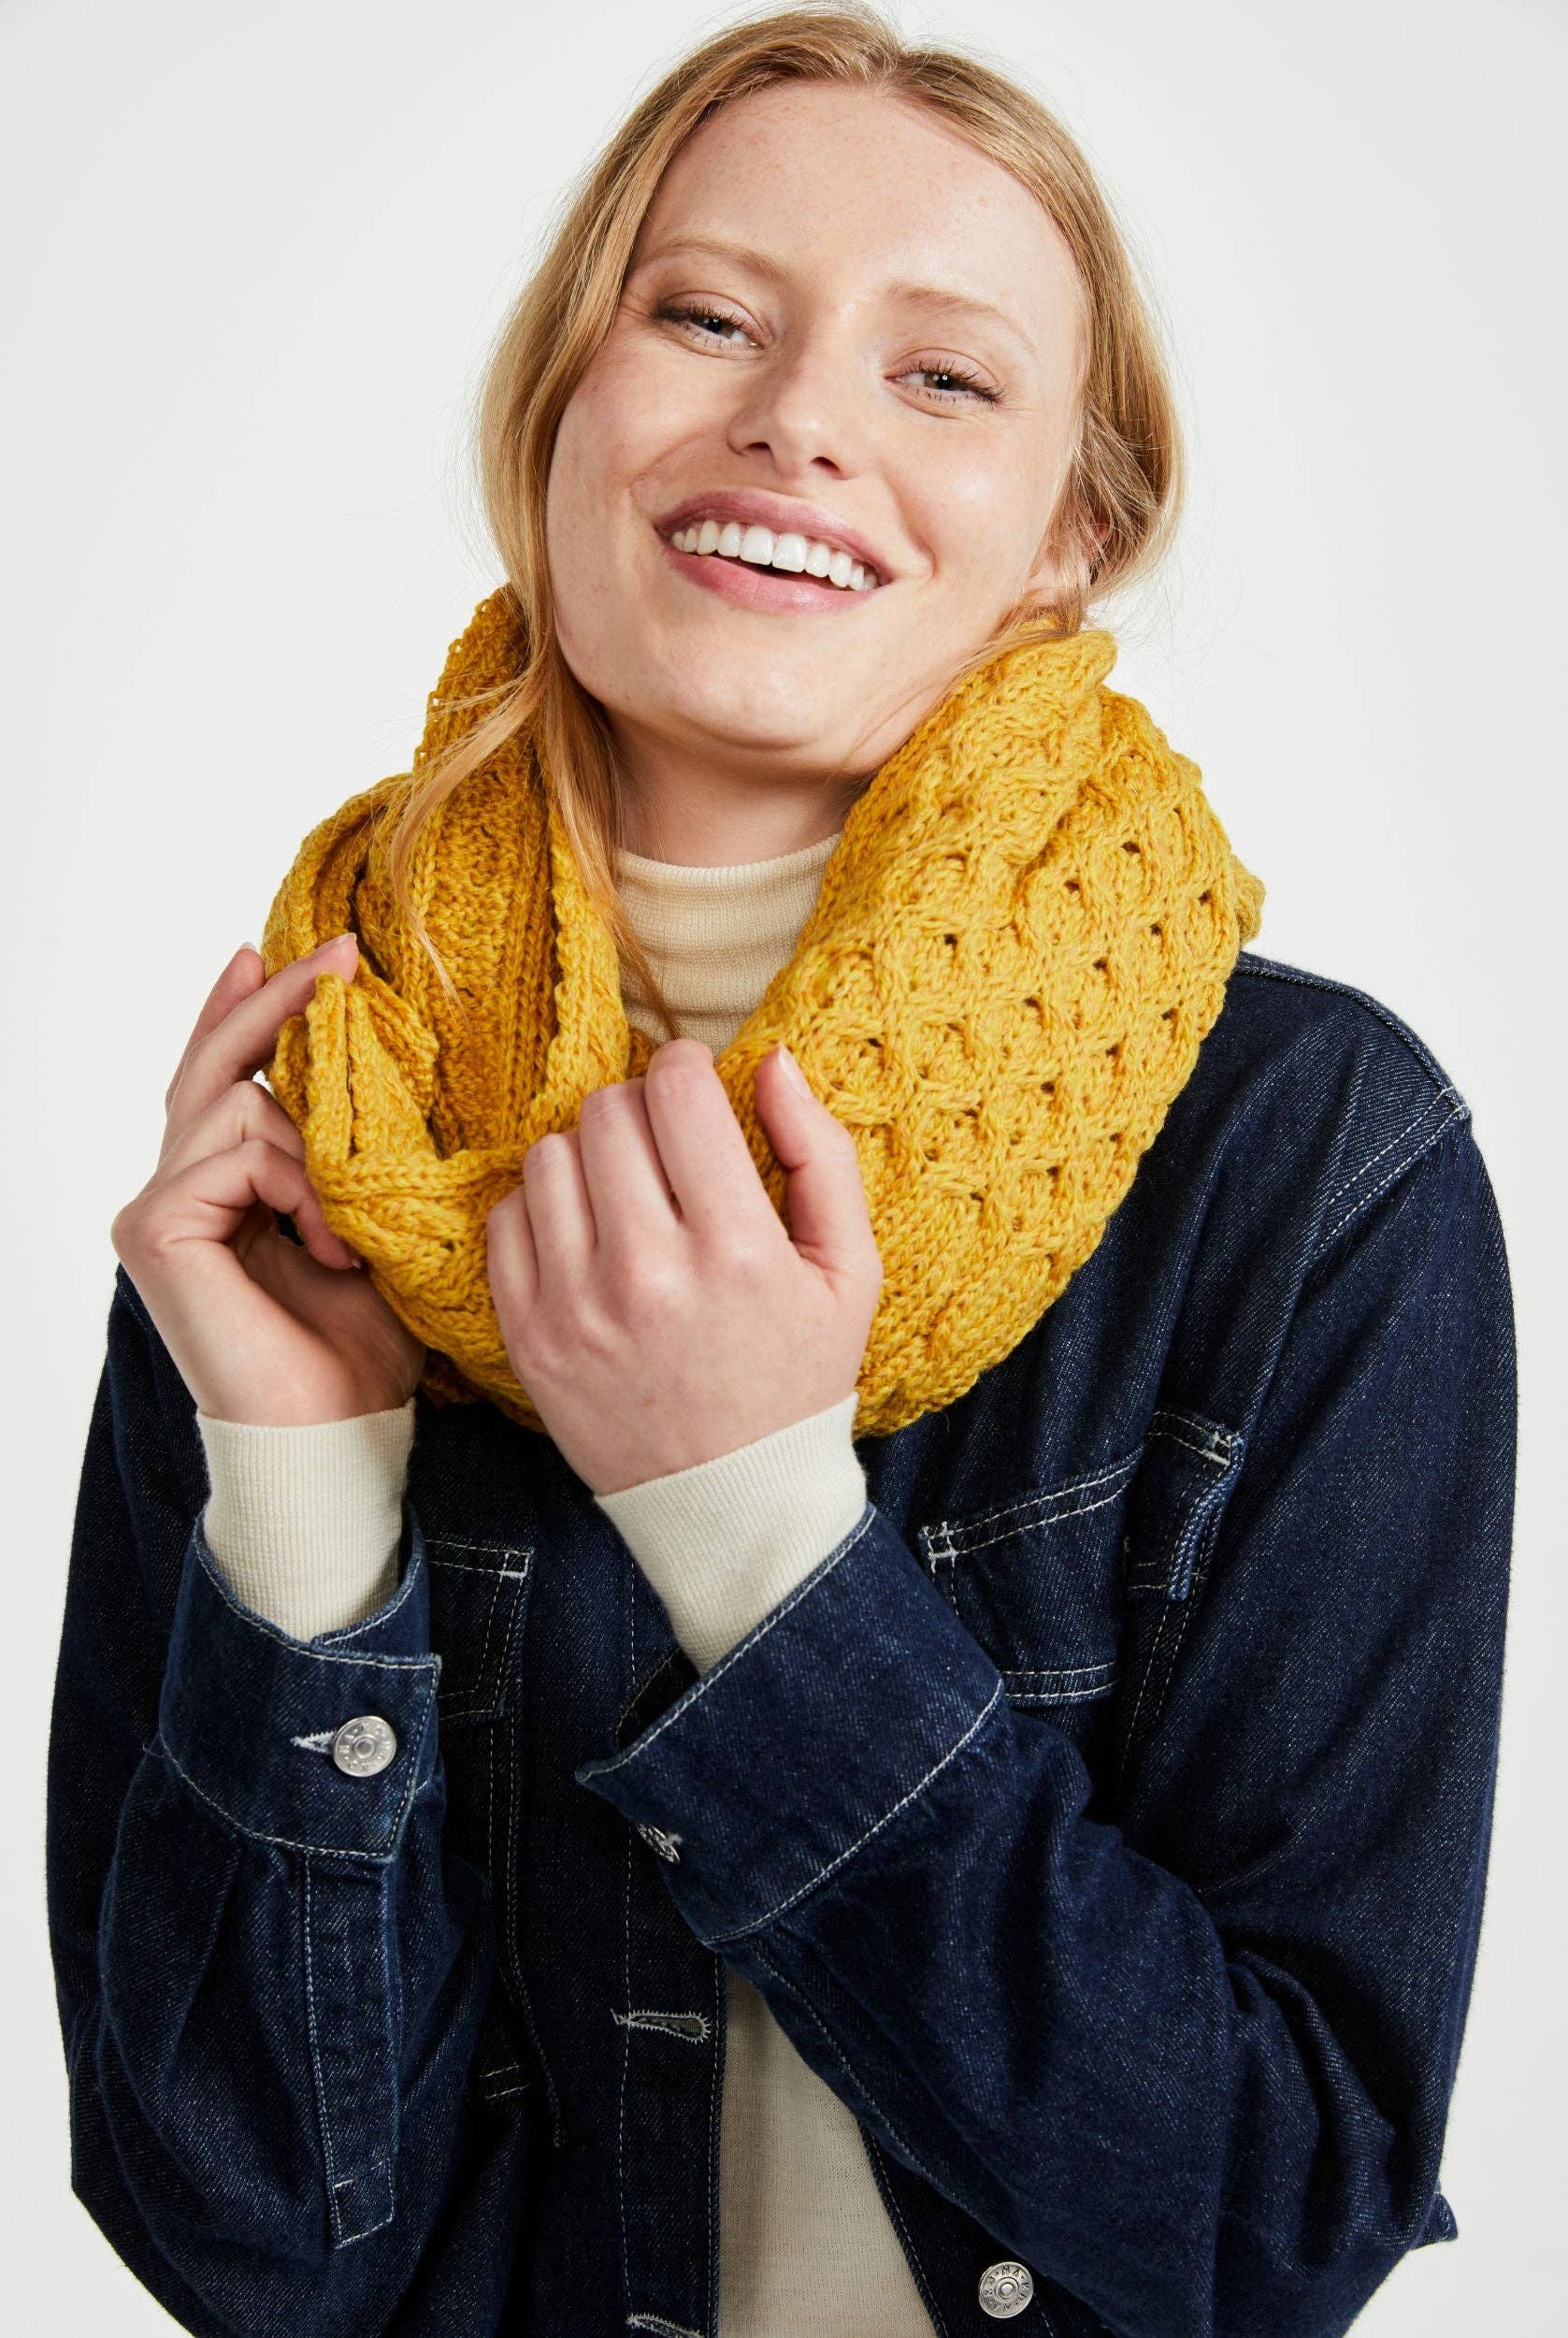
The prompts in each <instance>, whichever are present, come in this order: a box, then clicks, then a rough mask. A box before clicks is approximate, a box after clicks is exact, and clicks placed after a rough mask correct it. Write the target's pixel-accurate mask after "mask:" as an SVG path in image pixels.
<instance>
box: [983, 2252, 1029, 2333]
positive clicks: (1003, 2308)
mask: <svg viewBox="0 0 1568 2338" xmlns="http://www.w3.org/2000/svg"><path fill="white" fill-rule="evenodd" d="M1033 2295H1034V2275H1033V2274H1032V2273H1030V2271H1029V2267H1028V2266H1027V2265H1020V2264H1018V2263H1017V2261H1016V2260H1015V2259H1013V2258H1011V2257H1003V2258H1000V2259H999V2260H998V2262H997V2263H996V2264H994V2265H987V2266H986V2268H985V2272H984V2273H982V2274H981V2276H980V2303H981V2306H982V2308H983V2310H984V2311H985V2313H987V2314H990V2315H993V2316H995V2317H996V2319H997V2320H998V2321H999V2322H1004V2321H1007V2320H1008V2319H1009V2318H1010V2317H1011V2316H1013V2315H1014V2314H1021V2313H1022V2312H1023V2310H1024V2308H1025V2306H1026V2305H1028V2303H1029V2300H1030V2298H1032V2297H1033Z"/></svg>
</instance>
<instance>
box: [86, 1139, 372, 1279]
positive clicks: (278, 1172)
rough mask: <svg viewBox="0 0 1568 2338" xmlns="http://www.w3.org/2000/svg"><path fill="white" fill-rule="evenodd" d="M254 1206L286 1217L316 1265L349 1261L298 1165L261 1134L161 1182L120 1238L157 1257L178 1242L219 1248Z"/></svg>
mask: <svg viewBox="0 0 1568 2338" xmlns="http://www.w3.org/2000/svg"><path fill="white" fill-rule="evenodd" d="M256 1202H265V1203H266V1205H267V1206H268V1207H269V1208H271V1209H277V1210H281V1211H282V1212H283V1213H284V1214H285V1216H287V1217H290V1218H292V1219H293V1220H294V1221H295V1225H296V1226H297V1227H298V1229H299V1232H300V1236H301V1238H302V1240H303V1242H304V1244H305V1247H306V1248H307V1249H308V1250H309V1253H310V1255H311V1257H312V1258H314V1259H316V1260H318V1261H319V1262H320V1263H321V1264H322V1265H324V1266H332V1267H340V1266H347V1265H350V1264H352V1262H353V1257H354V1253H353V1251H352V1249H351V1248H349V1245H348V1244H347V1243H346V1242H345V1241H344V1240H343V1238H342V1236H341V1235H340V1234H334V1233H333V1231H332V1229H331V1227H330V1226H328V1224H327V1222H326V1220H325V1218H324V1216H323V1214H322V1205H321V1203H320V1201H319V1199H318V1198H317V1196H316V1194H315V1192H314V1191H313V1190H312V1188H311V1185H310V1181H309V1177H308V1176H306V1174H305V1164H304V1162H301V1161H297V1160H296V1159H295V1157H294V1155H293V1154H291V1153H285V1152H281V1151H280V1150H279V1148H278V1147H277V1146H275V1145H269V1144H268V1143H267V1141H266V1138H265V1137H261V1136H249V1137H247V1138H246V1139H245V1141H244V1143H243V1144H240V1145H234V1146H231V1147H229V1149H228V1151H227V1152H221V1153H208V1154H206V1155H204V1156H203V1158H202V1159H200V1160H199V1161H193V1162H190V1163H189V1164H188V1165H187V1166H186V1167H185V1168H183V1169H180V1170H178V1171H176V1173H175V1174H174V1175H173V1176H170V1177H166V1178H165V1177H160V1178H159V1179H158V1180H157V1181H156V1183H155V1184H154V1185H153V1186H152V1187H151V1188H150V1189H149V1190H148V1192H147V1195H146V1196H145V1198H144V1200H143V1201H141V1202H138V1204H137V1205H134V1206H133V1208H132V1210H131V1211H130V1212H129V1213H126V1215H127V1217H128V1220H129V1224H128V1226H127V1228H126V1239H127V1242H128V1244H129V1247H131V1248H140V1249H142V1250H144V1251H146V1252H147V1253H148V1254H149V1255H151V1256H153V1257H158V1258H162V1257H166V1256H167V1254H168V1253H169V1251H170V1250H171V1249H173V1248H175V1247H176V1246H177V1245H179V1244H181V1243H188V1242H193V1243H207V1244H209V1245H225V1244H227V1243H228V1242H229V1241H230V1240H231V1239H232V1238H233V1236H234V1235H235V1234H237V1231H238V1229H239V1226H240V1224H241V1222H242V1220H244V1218H245V1215H246V1213H247V1211H248V1210H250V1209H251V1207H252V1205H253V1204H254V1203H256ZM117 1222H119V1221H117Z"/></svg>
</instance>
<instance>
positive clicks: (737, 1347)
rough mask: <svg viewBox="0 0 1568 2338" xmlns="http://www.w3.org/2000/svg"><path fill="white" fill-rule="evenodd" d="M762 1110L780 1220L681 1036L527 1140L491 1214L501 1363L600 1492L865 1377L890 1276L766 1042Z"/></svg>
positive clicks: (855, 1166)
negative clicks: (571, 1115)
mask: <svg viewBox="0 0 1568 2338" xmlns="http://www.w3.org/2000/svg"><path fill="white" fill-rule="evenodd" d="M756 1109H757V1114H758V1117H759V1118H760V1119H761V1121H762V1125H763V1130H764V1133H766V1135H767V1137H768V1140H769V1142H770V1145H771V1146H772V1147H773V1150H774V1152H775V1154H776V1155H777V1157H778V1160H779V1162H780V1163H781V1165H782V1166H783V1168H784V1171H785V1174H786V1178H787V1183H786V1186H785V1198H786V1207H787V1209H788V1214H789V1224H788V1227H787V1228H786V1227H785V1225H784V1221H783V1220H781V1218H780V1216H779V1213H778V1211H777V1210H776V1209H775V1208H774V1206H773V1204H772V1203H771V1201H770V1199H769V1196H768V1190H767V1188H766V1186H765V1185H764V1184H763V1182H762V1179H761V1177H760V1176H758V1174H757V1169H756V1164H755V1162H754V1161H753V1159H752V1155H751V1148H750V1147H749V1146H748V1145H747V1143H746V1139H745V1135H744V1133H742V1131H741V1124H740V1122H739V1120H737V1118H735V1114H734V1112H733V1111H732V1110H731V1108H730V1103H729V1098H728V1096H727V1095H726V1092H725V1087H724V1083H723V1081H722V1080H721V1079H720V1078H719V1076H718V1074H717V1073H716V1072H715V1071H714V1069H713V1058H712V1050H711V1049H710V1048H709V1047H708V1046H705V1045H704V1043H703V1042H702V1041H701V1040H699V1039H687V1038H683V1039H672V1040H669V1042H667V1043H666V1045H665V1046H662V1047H659V1048H658V1049H656V1050H655V1054H654V1056H653V1058H652V1059H651V1061H650V1062H649V1065H648V1069H647V1072H646V1074H645V1075H643V1076H642V1077H641V1078H639V1079H632V1080H620V1081H614V1082H611V1085H610V1086H609V1087H606V1088H598V1089H595V1090H593V1092H592V1093H591V1094H590V1095H588V1096H587V1097H585V1098H584V1100H583V1110H582V1112H581V1114H580V1116H579V1121H578V1126H577V1128H576V1129H575V1130H572V1131H556V1132H553V1133H551V1134H550V1135H548V1136H541V1137H540V1138H539V1139H538V1141H537V1142H536V1143H535V1144H533V1145H530V1146H529V1147H528V1150H527V1152H526V1154H525V1157H524V1162H523V1180H524V1181H523V1183H522V1184H521V1185H519V1186H514V1187H513V1189H512V1191H511V1192H510V1193H508V1194H506V1195H505V1196H504V1197H503V1199H502V1200H500V1201H499V1202H497V1203H496V1205H495V1207H494V1208H493V1209H492V1210H491V1211H490V1213H489V1216H488V1218H487V1219H486V1221H485V1244H486V1260H487V1271H488V1274H489V1278H490V1289H491V1292H492V1295H493V1297H494V1299H495V1303H496V1316H497V1318H498V1319H499V1321H500V1326H501V1336H502V1338H503V1339H504V1341H505V1343H506V1350H507V1355H508V1357H509V1359H510V1360H511V1366H512V1369H513V1371H514V1372H515V1373H516V1375H517V1377H518V1378H519V1380H520V1381H521V1382H522V1384H523V1386H524V1387H525V1389H526V1390H527V1393H528V1395H529V1398H530V1400H531V1401H532V1403H533V1405H534V1407H535V1409H536V1410H537V1412H538V1413H539V1418H540V1420H541V1421H542V1422H544V1424H545V1427H546V1428H547V1429H548V1430H549V1432H550V1435H551V1436H552V1437H553V1438H554V1441H555V1443H556V1444H557V1445H558V1446H559V1448H560V1450H561V1451H562V1453H563V1454H564V1455H565V1456H566V1459H567V1461H568V1463H569V1464H570V1465H571V1467H572V1468H573V1469H574V1470H576V1472H577V1474H578V1475H579V1477H581V1478H582V1479H583V1480H584V1481H585V1482H586V1484H587V1485H588V1486H589V1487H590V1488H591V1489H592V1491H593V1492H594V1493H595V1494H617V1493H619V1492H621V1491H622V1489H623V1488H625V1487H626V1486H633V1485H640V1484H641V1483H642V1482H643V1480H644V1479H648V1478H662V1477H668V1476H669V1474H670V1472H671V1471H673V1470H677V1469H687V1468H690V1467H692V1466H693V1465H695V1464H696V1463H698V1462H703V1461H711V1460H712V1459H713V1458H714V1457H715V1456H716V1455H718V1454H720V1453H727V1452H731V1451H733V1450H734V1449H735V1448H736V1447H737V1446H741V1445H747V1444H750V1443H751V1441H752V1440H753V1438H755V1437H759V1436H767V1435H769V1433H770V1431H771V1430H774V1429H782V1428H785V1427H787V1426H788V1425H789V1424H790V1423H791V1422H796V1421H803V1420H805V1419H807V1418H808V1416H809V1415H811V1414H812V1413H814V1412H820V1411H822V1410H823V1408H824V1407H826V1406H827V1405H832V1404H836V1403H838V1402H839V1400H840V1399H841V1398H842V1397H845V1396H847V1395H848V1394H849V1393H850V1391H851V1390H852V1389H853V1388H854V1387H855V1384H856V1379H857V1378H858V1376H859V1371H860V1364H861V1359H862V1358H863V1356H864V1355H865V1352H866V1341H867V1338H868V1336H869V1335H870V1327H871V1320H872V1318H873V1317H874V1315H875V1313H876V1308H877V1302H878V1299H879V1298H880V1296H881V1292H882V1278H883V1269H882V1260H881V1257H880V1255H879V1253H878V1250H877V1247H876V1239H875V1236H874V1234H872V1231H871V1222H870V1211H869V1209H868V1207H867V1204H866V1192H865V1187H864V1185H863V1184H862V1182H861V1177H860V1162H859V1156H858V1154H857V1153H856V1147H855V1140H854V1138H853V1137H852V1136H851V1135H850V1133H849V1131H848V1130H847V1129H846V1128H845V1127H844V1126H843V1125H842V1122H841V1121H839V1120H837V1119H836V1118H834V1116H833V1114H832V1113H831V1112H829V1111H828V1109H827V1105H826V1104H819V1103H818V1101H817V1099H816V1098H815V1096H813V1094H812V1092H811V1090H809V1089H802V1090H797V1089H795V1088H793V1087H792V1086H791V1085H790V1083H789V1081H788V1079H787V1078H786V1077H785V1075H784V1064H783V1060H782V1057H781V1054H780V1051H779V1050H778V1049H777V1048H775V1049H774V1050H773V1051H772V1053H771V1054H770V1055H767V1056H764V1057H763V1059H762V1061H761V1062H760V1063H759V1064H758V1066H757V1070H756Z"/></svg>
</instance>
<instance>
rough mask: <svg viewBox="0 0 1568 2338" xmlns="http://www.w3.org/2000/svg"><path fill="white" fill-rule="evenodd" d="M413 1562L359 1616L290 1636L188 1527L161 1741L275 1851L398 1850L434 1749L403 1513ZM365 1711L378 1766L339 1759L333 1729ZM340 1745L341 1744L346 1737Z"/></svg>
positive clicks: (414, 1525)
mask: <svg viewBox="0 0 1568 2338" xmlns="http://www.w3.org/2000/svg"><path fill="white" fill-rule="evenodd" d="M405 1518H406V1527H405V1533H404V1538H403V1539H404V1545H405V1548H406V1551H407V1557H408V1565H407V1566H406V1568H405V1570H404V1572H403V1577H402V1580H401V1582H400V1584H399V1586H398V1589H397V1590H396V1593H395V1594H394V1595H393V1596H392V1598H391V1599H389V1600H388V1601H387V1603H386V1605H385V1606H384V1607H383V1608H381V1609H380V1610H379V1611H378V1612H377V1613H376V1614H375V1615H373V1616H370V1617H367V1619H366V1621H365V1622H364V1623H361V1624H348V1625H345V1626H344V1627H343V1628H342V1629H340V1630H338V1631H336V1632H329V1633H323V1634H322V1635H321V1636H320V1637H319V1638H315V1639H312V1640H300V1639H294V1638H290V1637H289V1635H288V1634H287V1633H286V1632H283V1631H281V1629H280V1628H279V1626H278V1625H277V1624H269V1623H268V1622H267V1621H266V1618H265V1617H263V1616H260V1615H258V1614H256V1613H255V1611H254V1610H253V1609H250V1608H247V1607H245V1606H244V1605H243V1604H242V1603H241V1601H240V1600H239V1599H238V1598H237V1596H236V1595H235V1594H234V1592H233V1591H231V1590H230V1588H229V1586H228V1585H227V1583H226V1582H225V1581H224V1580H223V1574H222V1571H221V1569H220V1568H219V1566H218V1563H217V1561H216V1559H215V1558H214V1556H213V1554H212V1551H210V1549H209V1547H208V1544H207V1541H206V1539H205V1537H204V1536H203V1534H202V1529H201V1522H200V1520H199V1518H198V1519H197V1520H196V1522H195V1523H194V1525H193V1527H192V1529H191V1536H190V1540H189V1542H188V1544H187V1546H186V1551H185V1560H184V1566H183V1569H182V1571H181V1575H180V1592H179V1596H178V1598H177V1600H176V1603H175V1612H174V1622H173V1625H172V1628H171V1632H170V1638H169V1649H168V1658H167V1662H166V1664H165V1670H164V1680H163V1686H162V1690H161V1693H160V1699H159V1710H158V1739H159V1742H158V1744H157V1746H156V1747H155V1749H154V1750H155V1751H157V1752H159V1753H161V1754H162V1755H163V1757H164V1759H165V1761H166V1762H167V1763H168V1765H169V1767H170V1768H172V1769H173V1770H174V1771H175V1772H176V1774H177V1775H178V1776H179V1777H180V1778H181V1779H182V1780H183V1782H184V1783H185V1785H186V1787H187V1788H188V1789H189V1791H190V1792H191V1793H192V1794H194V1796H195V1797H196V1798H197V1800H198V1801H200V1802H201V1803H203V1804H204V1805H205V1806H206V1807H207V1808H208V1809H209V1811H211V1812H212V1813H213V1815H214V1816H215V1817H217V1818H218V1819H220V1820H223V1821H224V1822H226V1823H227V1824H228V1825H229V1826H233V1827H236V1828H237V1829H238V1830H239V1832H240V1833H242V1834H245V1835H249V1836H251V1837H252V1838H254V1839H255V1840H258V1841H261V1842H267V1843H272V1844H275V1845H277V1846H279V1847H280V1848H281V1849H283V1850H292V1851H304V1852H330V1853H334V1854H337V1855H340V1856H342V1857H343V1858H346V1859H363V1860H384V1859H388V1858H391V1857H392V1856H394V1855H395V1854H396V1850H397V1847H398V1844H399V1842H400V1840H401V1837H402V1830H403V1824H404V1820H405V1819H406V1817H407V1815H408V1811H409V1808H410V1804H411V1802H412V1801H413V1798H414V1797H415V1795H416V1794H417V1793H418V1792H419V1791H420V1789H421V1787H422V1786H424V1784H425V1783H426V1782H428V1781H429V1779H430V1777H431V1774H432V1772H433V1771H434V1768H435V1766H436V1761H437V1757H438V1734H437V1728H436V1682H437V1679H438V1677H439V1671H440V1658H439V1656H438V1655H437V1654H436V1653H435V1652H433V1651H432V1649H431V1647H430V1595H429V1574H428V1570H427V1567H426V1565H425V1560H424V1537H423V1535H422V1533H421V1529H420V1526H419V1522H418V1520H417V1518H416V1517H415V1516H414V1513H413V1511H412V1510H411V1509H409V1510H407V1511H406V1512H405ZM363 1719H373V1720H375V1721H378V1722H382V1723H384V1724H385V1725H386V1727H387V1728H388V1729H390V1731H391V1732H392V1739H391V1742H390V1747H389V1741H388V1740H387V1739H386V1738H385V1736H384V1734H383V1733H382V1732H381V1731H380V1730H376V1731H372V1732H371V1733H370V1739H371V1744H372V1752H371V1756H370V1758H371V1759H372V1760H374V1759H376V1758H377V1757H378V1754H377V1749H379V1750H380V1751H381V1752H385V1751H388V1750H390V1752H391V1759H390V1760H388V1761H386V1762H385V1764H384V1766H383V1767H381V1768H375V1769H371V1770H369V1771H368V1772H365V1771H364V1770H363V1766H362V1769H361V1771H360V1772H358V1773H356V1772H355V1771H354V1770H352V1769H346V1768H342V1767H341V1766H340V1765H339V1762H338V1759H337V1758H336V1757H335V1754H334V1739H336V1737H337V1733H338V1730H339V1729H341V1727H342V1725H343V1724H344V1723H345V1722H348V1721H353V1720H363ZM344 1751H345V1756H346V1757H347V1749H346V1748H345V1749H344Z"/></svg>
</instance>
